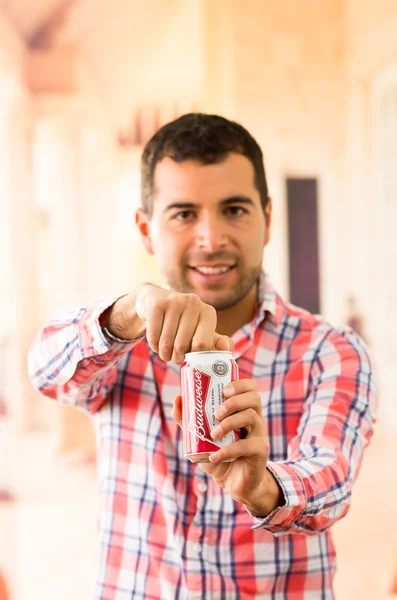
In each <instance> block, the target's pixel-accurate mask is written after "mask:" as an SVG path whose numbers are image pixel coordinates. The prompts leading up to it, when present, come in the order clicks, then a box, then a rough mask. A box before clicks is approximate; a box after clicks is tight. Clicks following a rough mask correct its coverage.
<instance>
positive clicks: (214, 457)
mask: <svg viewBox="0 0 397 600" xmlns="http://www.w3.org/2000/svg"><path fill="white" fill-rule="evenodd" d="M209 460H210V461H211V462H216V461H217V460H219V452H214V453H213V454H210V455H209Z"/></svg>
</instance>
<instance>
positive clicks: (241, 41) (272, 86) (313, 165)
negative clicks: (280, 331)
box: [205, 0, 349, 322]
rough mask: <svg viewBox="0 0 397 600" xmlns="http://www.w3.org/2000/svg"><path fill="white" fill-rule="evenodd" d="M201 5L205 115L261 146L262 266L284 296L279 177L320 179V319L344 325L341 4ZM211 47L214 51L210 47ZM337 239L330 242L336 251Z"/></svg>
mask: <svg viewBox="0 0 397 600" xmlns="http://www.w3.org/2000/svg"><path fill="white" fill-rule="evenodd" d="M216 6H217V8H218V10H215V9H214V8H213V5H212V4H211V2H209V3H208V5H207V32H208V31H210V32H212V35H210V34H208V33H207V39H208V48H209V51H208V53H207V61H206V64H207V79H206V81H207V93H206V95H205V101H206V108H207V109H208V108H209V109H211V107H212V106H214V107H215V109H222V107H223V109H224V111H225V112H226V114H227V115H230V116H232V117H234V118H236V119H237V120H239V121H241V122H242V123H243V124H244V125H246V126H247V127H248V128H249V129H250V130H251V131H252V132H253V134H254V135H255V136H256V137H257V138H258V140H259V141H260V143H261V145H262V147H263V150H264V155H265V163H266V168H267V173H268V178H269V187H270V193H271V195H272V198H273V201H274V223H273V236H272V241H271V243H270V246H269V249H268V252H267V258H266V259H265V264H266V266H267V268H268V270H269V271H270V273H271V276H272V279H273V280H274V282H275V283H276V285H277V286H278V288H279V289H280V291H281V292H282V293H284V294H285V295H286V296H288V263H287V260H288V241H287V221H286V189H285V183H284V182H285V178H286V177H288V176H296V177H299V176H303V177H305V176H313V177H318V178H319V193H320V198H319V210H320V215H319V219H320V223H319V231H320V252H321V296H322V311H323V312H324V314H325V315H326V316H327V317H328V318H330V319H332V320H333V321H336V322H340V321H341V320H342V318H343V303H344V297H345V295H346V293H347V290H348V281H349V265H348V264H346V255H347V254H348V253H347V252H346V247H347V239H346V238H347V236H346V235H345V234H344V232H345V230H346V227H347V223H346V212H345V210H343V211H340V210H339V211H338V210H337V209H336V207H335V204H336V199H338V200H339V202H340V203H341V202H343V203H344V204H347V203H348V202H347V199H346V192H345V187H344V178H343V175H344V171H343V165H344V152H345V111H346V93H345V68H344V65H345V47H344V33H345V29H344V19H345V13H344V2H343V1H342V0H336V1H335V0H324V1H322V2H316V0H302V1H301V2H299V3H296V2H292V1H290V2H277V3H274V2H273V3H269V2H263V1H261V0H248V1H247V2H239V1H238V0H234V1H232V2H224V3H221V8H220V5H219V3H216ZM217 40H218V41H219V42H220V43H219V45H218V46H217V44H216V41H217ZM336 239H337V243H336Z"/></svg>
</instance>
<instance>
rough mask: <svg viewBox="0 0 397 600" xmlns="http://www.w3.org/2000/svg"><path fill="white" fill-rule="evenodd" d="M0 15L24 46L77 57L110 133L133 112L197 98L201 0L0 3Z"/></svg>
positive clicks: (128, 120) (183, 105)
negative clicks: (110, 127)
mask: <svg viewBox="0 0 397 600" xmlns="http://www.w3.org/2000/svg"><path fill="white" fill-rule="evenodd" d="M0 11H1V12H3V13H4V14H5V15H6V16H7V17H8V18H9V20H10V21H11V23H12V25H13V26H14V28H15V29H16V30H17V32H18V33H19V34H20V36H21V37H22V38H23V40H24V41H25V43H26V45H27V46H28V47H30V48H32V49H37V48H40V49H46V50H49V51H50V50H51V49H52V48H65V47H66V48H73V49H75V50H76V51H77V54H78V56H79V60H80V61H81V63H82V64H84V66H85V68H88V70H89V72H90V78H91V81H94V82H95V86H96V90H97V94H98V96H100V100H101V102H102V103H104V104H105V105H106V110H107V112H108V114H109V118H110V119H111V120H112V121H113V122H114V123H115V125H116V127H117V129H118V130H126V128H128V127H129V124H131V121H132V120H133V115H134V111H135V110H145V109H147V108H148V106H149V107H154V108H156V110H158V111H159V112H160V113H165V114H166V113H167V112H170V110H171V108H170V107H173V110H175V105H178V106H179V107H180V109H181V110H185V109H186V108H187V109H190V108H191V107H192V106H193V105H195V104H196V102H197V98H199V96H200V93H201V83H202V79H201V77H202V60H203V49H202V44H203V41H202V35H201V33H202V31H201V27H202V2H201V0H167V1H164V0H144V1H142V0H0Z"/></svg>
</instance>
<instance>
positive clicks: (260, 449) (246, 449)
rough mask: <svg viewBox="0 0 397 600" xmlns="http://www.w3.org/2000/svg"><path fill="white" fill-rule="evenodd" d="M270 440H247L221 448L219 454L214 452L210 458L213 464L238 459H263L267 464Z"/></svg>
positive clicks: (262, 438)
mask: <svg viewBox="0 0 397 600" xmlns="http://www.w3.org/2000/svg"><path fill="white" fill-rule="evenodd" d="M269 450H270V447H269V440H268V439H267V437H252V438H245V439H241V440H238V441H237V442H234V443H233V444H229V445H228V446H223V447H222V448H219V450H218V451H217V452H213V453H212V454H210V456H209V461H210V462H211V463H218V462H225V461H233V460H236V459H237V458H242V457H245V458H254V457H255V458H256V459H258V458H261V459H263V462H264V463H265V464H266V462H267V457H268V456H269Z"/></svg>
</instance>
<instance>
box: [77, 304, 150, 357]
mask: <svg viewBox="0 0 397 600" xmlns="http://www.w3.org/2000/svg"><path fill="white" fill-rule="evenodd" d="M118 298H119V297H115V298H110V299H108V300H106V301H103V302H98V303H97V304H96V305H95V306H94V307H93V308H91V310H88V311H87V312H86V313H85V315H84V316H83V317H82V319H81V322H80V323H81V326H80V348H81V353H82V358H92V357H93V356H99V355H102V354H105V353H107V352H109V351H110V352H112V353H125V352H128V351H129V350H130V349H131V348H133V347H134V346H135V345H136V344H137V343H138V342H140V341H141V340H142V339H143V337H144V336H141V337H140V338H138V339H136V340H120V339H118V338H116V337H114V336H113V335H112V334H111V333H110V332H109V331H107V330H106V329H104V328H102V327H101V324H100V321H99V318H100V316H101V314H102V313H103V312H104V311H105V310H106V309H107V308H109V306H111V305H112V304H113V303H114V302H115V301H116V300H117V299H118Z"/></svg>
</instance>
